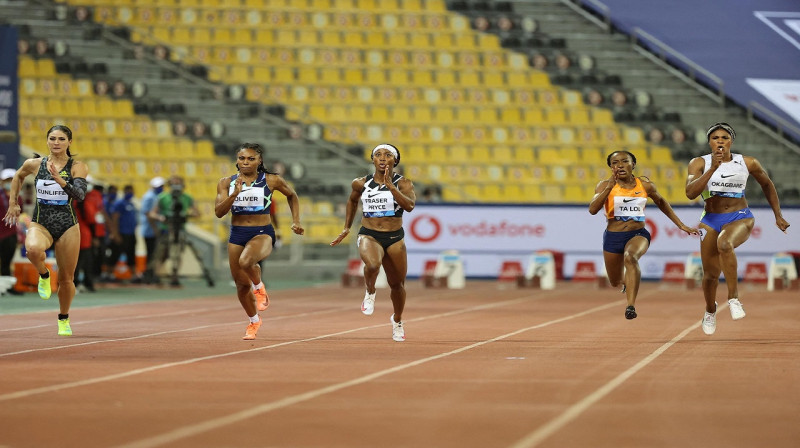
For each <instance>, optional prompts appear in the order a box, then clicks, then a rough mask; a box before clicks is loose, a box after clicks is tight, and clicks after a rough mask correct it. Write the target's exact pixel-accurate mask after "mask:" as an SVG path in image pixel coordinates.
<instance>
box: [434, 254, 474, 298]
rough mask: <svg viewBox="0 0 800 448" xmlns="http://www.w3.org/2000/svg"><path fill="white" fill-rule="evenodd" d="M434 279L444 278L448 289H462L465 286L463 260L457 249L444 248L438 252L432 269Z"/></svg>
mask: <svg viewBox="0 0 800 448" xmlns="http://www.w3.org/2000/svg"><path fill="white" fill-rule="evenodd" d="M433 277H434V278H435V279H444V281H445V284H446V285H447V287H448V288H450V289H462V288H464V287H465V286H466V276H465V275H464V260H462V259H461V254H460V253H459V252H458V251H457V250H445V251H442V252H441V253H439V257H438V258H437V259H436V267H435V268H434V269H433Z"/></svg>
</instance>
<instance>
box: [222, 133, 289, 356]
mask: <svg viewBox="0 0 800 448" xmlns="http://www.w3.org/2000/svg"><path fill="white" fill-rule="evenodd" d="M263 155H264V150H263V149H262V148H261V146H260V145H258V144H255V143H244V144H242V145H241V146H240V147H239V149H238V150H237V151H236V169H237V170H238V171H239V172H238V173H237V174H234V175H233V176H230V177H223V178H222V179H220V180H219V182H218V183H217V200H216V204H215V206H214V213H215V214H216V215H217V218H222V217H223V216H225V215H227V214H228V212H230V213H231V215H232V217H231V235H230V238H229V239H228V264H230V267H231V275H232V276H233V281H234V282H235V283H236V293H237V295H238V297H239V302H240V303H241V304H242V308H244V311H245V313H247V316H248V317H249V318H250V323H249V324H248V325H247V329H246V330H245V335H244V337H243V338H242V339H244V340H246V341H247V340H253V339H255V338H256V334H257V333H258V329H259V328H260V327H261V317H259V315H258V311H263V310H265V309H267V306H268V304H269V303H268V302H266V299H267V297H266V290H265V289H264V285H263V284H261V267H260V266H259V265H258V262H259V261H261V260H263V259H265V258H267V257H268V256H269V254H270V253H272V247H273V246H274V244H275V230H274V229H273V227H272V222H271V219H270V213H269V211H270V205H271V203H272V192H273V191H276V190H277V191H280V192H281V193H283V195H284V196H286V200H287V201H288V202H289V210H291V212H292V231H293V232H294V233H296V234H298V235H302V234H303V233H304V232H305V231H304V229H303V226H302V225H301V224H300V201H299V200H298V199H297V193H295V191H294V189H292V187H291V186H289V184H287V183H286V181H285V180H284V179H283V178H282V177H281V176H279V175H277V174H275V173H270V172H268V171H267V169H266V168H264V158H263ZM256 282H257V283H256ZM255 290H261V291H263V293H264V296H263V297H264V299H260V298H258V299H257V297H256V296H257V294H256V291H255ZM262 300H263V302H262Z"/></svg>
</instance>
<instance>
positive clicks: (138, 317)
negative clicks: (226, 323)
mask: <svg viewBox="0 0 800 448" xmlns="http://www.w3.org/2000/svg"><path fill="white" fill-rule="evenodd" d="M236 305H238V303H236ZM113 306H119V305H113ZM232 306H233V305H224V306H214V307H210V308H200V309H190V310H181V311H173V312H171V313H159V314H140V315H138V316H121V317H112V318H103V319H92V320H79V321H77V322H71V323H70V325H71V326H73V327H74V326H76V325H85V324H94V323H97V322H101V323H102V322H115V321H119V320H130V319H148V318H151V317H169V316H180V315H182V314H192V313H206V312H209V311H217V310H223V309H226V308H231V307H232ZM43 327H52V324H41V325H31V326H30V327H14V328H2V329H0V332H6V331H21V330H34V329H36V328H43Z"/></svg>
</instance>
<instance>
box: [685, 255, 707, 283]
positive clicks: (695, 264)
mask: <svg viewBox="0 0 800 448" xmlns="http://www.w3.org/2000/svg"><path fill="white" fill-rule="evenodd" d="M683 277H684V279H685V281H686V288H688V289H694V288H696V287H697V286H698V285H699V284H700V282H702V281H703V259H702V258H700V252H692V253H691V254H689V256H688V257H686V270H685V271H684V273H683Z"/></svg>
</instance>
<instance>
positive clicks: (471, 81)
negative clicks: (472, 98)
mask: <svg viewBox="0 0 800 448" xmlns="http://www.w3.org/2000/svg"><path fill="white" fill-rule="evenodd" d="M458 81H459V84H460V85H461V86H464V87H478V86H479V85H481V80H480V75H479V74H478V72H477V71H475V70H461V71H460V72H459V73H458Z"/></svg>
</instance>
